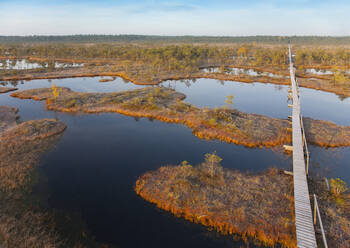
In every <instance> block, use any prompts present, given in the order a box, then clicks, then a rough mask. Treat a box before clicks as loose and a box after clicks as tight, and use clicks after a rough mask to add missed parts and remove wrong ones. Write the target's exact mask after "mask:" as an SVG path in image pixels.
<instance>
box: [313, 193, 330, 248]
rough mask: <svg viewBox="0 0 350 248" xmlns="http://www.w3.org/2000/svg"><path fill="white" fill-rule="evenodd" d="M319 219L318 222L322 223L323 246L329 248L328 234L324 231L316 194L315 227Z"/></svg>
mask: <svg viewBox="0 0 350 248" xmlns="http://www.w3.org/2000/svg"><path fill="white" fill-rule="evenodd" d="M316 214H317V217H316ZM317 218H318V222H319V223H320V228H321V233H322V240H323V245H324V247H325V248H328V245H327V240H326V234H325V232H324V229H323V223H322V219H321V213H320V209H319V208H318V202H317V197H316V195H315V194H314V224H315V225H316V223H317Z"/></svg>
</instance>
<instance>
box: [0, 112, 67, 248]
mask: <svg viewBox="0 0 350 248" xmlns="http://www.w3.org/2000/svg"><path fill="white" fill-rule="evenodd" d="M17 112H18V110H17V109H16V108H11V107H6V106H0V246H1V247H4V248H7V247H58V246H59V245H60V244H61V241H60V240H59V239H58V237H57V235H56V233H55V232H54V230H53V227H52V226H50V225H48V224H47V222H48V221H49V219H50V218H49V216H48V215H47V214H46V213H44V212H42V211H39V210H34V209H32V208H31V206H30V203H29V202H27V201H26V200H25V198H26V194H27V192H29V191H30V189H31V184H32V182H33V178H32V173H33V171H34V168H35V167H36V166H37V164H38V160H39V157H40V154H42V153H43V152H45V151H46V150H47V149H49V148H50V147H52V145H53V144H54V143H55V141H56V140H57V139H58V136H57V134H59V133H61V132H62V131H63V130H64V129H65V128H66V126H65V125H64V124H63V123H61V122H59V121H57V120H49V119H44V120H35V121H27V122H23V123H21V124H17V123H16V119H17V118H18V116H17Z"/></svg>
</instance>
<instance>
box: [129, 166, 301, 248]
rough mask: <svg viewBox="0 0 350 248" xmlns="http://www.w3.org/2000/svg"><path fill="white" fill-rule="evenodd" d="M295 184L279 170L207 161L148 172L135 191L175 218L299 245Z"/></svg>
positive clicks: (267, 241)
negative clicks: (251, 171) (230, 166)
mask: <svg viewBox="0 0 350 248" xmlns="http://www.w3.org/2000/svg"><path fill="white" fill-rule="evenodd" d="M211 166H214V167H211ZM292 187H293V185H292V181H291V179H290V178H289V177H288V176H285V175H282V174H280V173H278V171H277V170H276V169H271V170H269V171H267V172H265V173H262V174H256V175H252V174H245V173H241V172H238V171H232V170H227V169H223V168H222V167H221V166H220V165H219V164H218V163H217V162H215V163H214V165H211V162H210V159H207V160H206V161H205V162H204V163H202V164H201V165H198V166H191V165H189V164H187V163H183V164H182V165H179V166H165V167H161V168H160V169H158V170H157V171H152V172H148V173H145V174H144V175H142V176H141V177H140V178H139V179H138V180H137V182H136V186H135V191H136V193H137V194H138V195H140V196H141V197H142V198H144V199H145V200H147V201H149V202H152V203H154V204H156V205H157V207H159V208H161V209H164V210H166V211H170V212H171V213H173V214H174V215H176V216H177V217H182V218H185V219H187V220H189V221H192V222H195V223H201V224H202V225H205V226H208V227H213V228H214V229H215V230H217V231H218V232H220V233H222V234H227V235H232V234H238V235H240V236H241V237H242V238H243V239H244V240H247V239H253V240H255V242H258V243H260V244H263V245H266V246H270V247H275V245H277V244H279V245H282V246H283V247H296V241H295V231H294V228H295V227H294V220H293V219H294V217H293V213H294V205H293V204H294V201H293V197H292V195H293V193H292Z"/></svg>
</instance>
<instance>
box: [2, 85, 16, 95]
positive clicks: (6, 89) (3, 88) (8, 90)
mask: <svg viewBox="0 0 350 248" xmlns="http://www.w3.org/2000/svg"><path fill="white" fill-rule="evenodd" d="M14 90H17V88H8V87H1V86H0V94H1V93H7V92H10V91H14Z"/></svg>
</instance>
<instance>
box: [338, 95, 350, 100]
mask: <svg viewBox="0 0 350 248" xmlns="http://www.w3.org/2000/svg"><path fill="white" fill-rule="evenodd" d="M338 98H339V99H340V101H344V100H345V99H346V98H348V96H344V95H338Z"/></svg>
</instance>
